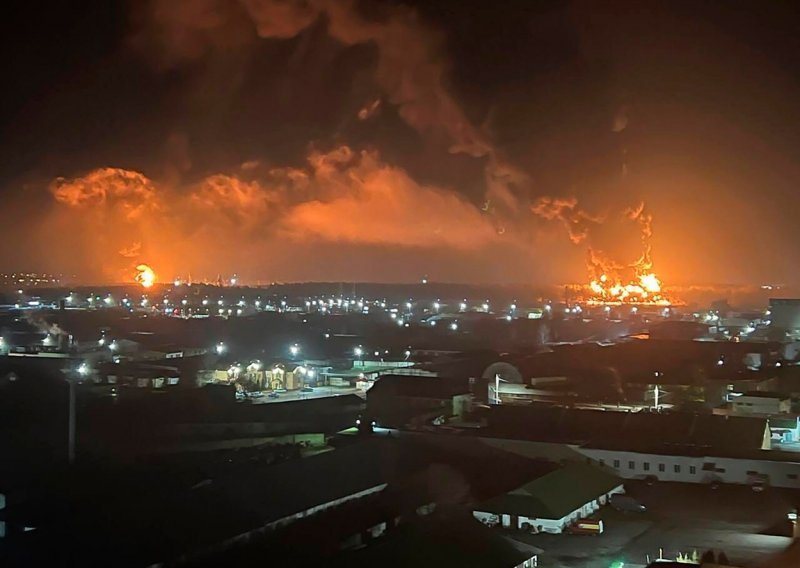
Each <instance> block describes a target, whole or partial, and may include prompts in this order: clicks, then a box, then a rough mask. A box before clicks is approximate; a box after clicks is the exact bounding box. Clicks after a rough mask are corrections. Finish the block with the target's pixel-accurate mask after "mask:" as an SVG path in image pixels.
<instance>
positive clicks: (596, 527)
mask: <svg viewBox="0 0 800 568" xmlns="http://www.w3.org/2000/svg"><path fill="white" fill-rule="evenodd" d="M567 532H568V533H570V534H602V533H603V521H602V519H581V520H580V521H578V522H577V523H575V524H574V525H570V526H569V527H567Z"/></svg>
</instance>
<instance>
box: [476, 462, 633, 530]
mask: <svg viewBox="0 0 800 568" xmlns="http://www.w3.org/2000/svg"><path fill="white" fill-rule="evenodd" d="M624 491H625V490H624V488H623V485H622V480H621V479H619V478H618V477H616V476H615V475H612V474H610V473H608V471H606V470H603V469H601V468H598V467H595V466H592V465H588V464H585V463H580V462H573V463H568V464H566V465H564V466H563V467H561V468H559V469H557V470H555V471H552V472H550V473H548V474H546V475H544V476H542V477H540V478H538V479H536V480H534V481H531V482H530V483H526V484H525V485H523V486H522V487H518V488H517V489H515V490H513V491H511V492H509V493H507V494H505V495H501V496H499V497H496V498H494V499H490V500H489V501H485V502H483V503H480V504H478V505H476V506H475V509H474V510H473V513H472V514H473V516H474V517H475V518H476V519H478V520H479V521H481V522H483V523H485V524H488V525H502V526H503V527H504V528H512V529H528V530H531V531H533V532H547V533H553V534H560V533H562V532H564V530H565V529H566V528H567V527H568V526H570V525H571V524H573V523H575V522H577V521H579V520H580V519H584V518H586V517H588V516H590V515H592V514H593V513H595V512H596V511H597V510H598V509H599V508H600V507H602V506H603V505H605V504H606V503H608V500H609V499H610V497H611V495H613V494H615V493H624Z"/></svg>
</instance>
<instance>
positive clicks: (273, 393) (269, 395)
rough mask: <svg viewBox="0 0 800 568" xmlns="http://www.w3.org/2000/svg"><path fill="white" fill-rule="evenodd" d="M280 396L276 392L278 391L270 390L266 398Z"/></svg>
mask: <svg viewBox="0 0 800 568" xmlns="http://www.w3.org/2000/svg"><path fill="white" fill-rule="evenodd" d="M280 397H281V395H279V394H278V393H276V392H271V393H269V394H268V395H267V398H280Z"/></svg>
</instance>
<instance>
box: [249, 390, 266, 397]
mask: <svg viewBox="0 0 800 568" xmlns="http://www.w3.org/2000/svg"><path fill="white" fill-rule="evenodd" d="M247 396H249V397H250V398H263V397H264V393H263V392H261V391H255V392H249V393H247Z"/></svg>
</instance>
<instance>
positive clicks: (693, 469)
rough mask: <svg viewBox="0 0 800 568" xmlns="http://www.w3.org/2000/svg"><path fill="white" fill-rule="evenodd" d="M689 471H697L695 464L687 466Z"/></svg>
mask: <svg viewBox="0 0 800 568" xmlns="http://www.w3.org/2000/svg"><path fill="white" fill-rule="evenodd" d="M689 473H691V474H692V475H694V474H695V473H697V468H696V467H695V466H693V465H690V466H689Z"/></svg>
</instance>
